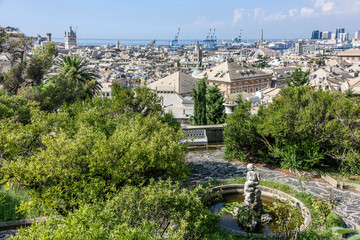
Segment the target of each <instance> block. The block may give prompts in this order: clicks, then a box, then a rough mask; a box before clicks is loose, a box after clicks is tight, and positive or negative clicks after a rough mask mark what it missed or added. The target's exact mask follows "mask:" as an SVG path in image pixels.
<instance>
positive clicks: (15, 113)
mask: <svg viewBox="0 0 360 240" xmlns="http://www.w3.org/2000/svg"><path fill="white" fill-rule="evenodd" d="M5 118H12V119H13V120H15V121H18V122H20V123H23V124H25V123H29V121H30V107H29V105H27V100H26V99H25V98H23V97H17V96H11V95H10V94H9V93H6V92H4V91H2V90H0V119H5Z"/></svg>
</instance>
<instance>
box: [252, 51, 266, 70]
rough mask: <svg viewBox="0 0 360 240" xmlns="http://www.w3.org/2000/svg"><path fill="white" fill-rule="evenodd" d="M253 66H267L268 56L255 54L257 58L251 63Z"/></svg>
mask: <svg viewBox="0 0 360 240" xmlns="http://www.w3.org/2000/svg"><path fill="white" fill-rule="evenodd" d="M253 67H256V68H260V69H262V68H266V67H269V57H268V56H263V55H261V54H259V55H257V59H256V61H255V63H254V64H253Z"/></svg>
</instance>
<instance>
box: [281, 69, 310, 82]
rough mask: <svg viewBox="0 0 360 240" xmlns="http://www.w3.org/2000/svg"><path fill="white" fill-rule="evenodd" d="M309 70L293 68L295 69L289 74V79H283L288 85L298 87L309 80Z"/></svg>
mask: <svg viewBox="0 0 360 240" xmlns="http://www.w3.org/2000/svg"><path fill="white" fill-rule="evenodd" d="M309 75H310V70H308V71H306V72H303V71H302V70H301V68H295V71H294V72H293V73H292V74H291V78H290V79H285V82H286V84H287V85H288V86H290V87H300V86H303V85H307V84H309V82H310V78H309Z"/></svg>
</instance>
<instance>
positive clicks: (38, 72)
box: [26, 43, 56, 85]
mask: <svg viewBox="0 0 360 240" xmlns="http://www.w3.org/2000/svg"><path fill="white" fill-rule="evenodd" d="M55 55H56V50H55V45H54V43H49V44H48V45H46V46H45V47H44V46H40V47H37V48H36V49H35V50H34V51H33V53H32V54H31V56H30V59H29V60H28V64H27V67H26V77H27V78H28V80H29V82H30V83H31V84H32V85H39V84H41V82H42V80H43V77H44V75H45V74H46V72H47V71H48V69H49V68H50V67H51V65H52V61H53V58H54V57H55Z"/></svg>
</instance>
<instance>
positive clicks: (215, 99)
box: [206, 85, 226, 124]
mask: <svg viewBox="0 0 360 240" xmlns="http://www.w3.org/2000/svg"><path fill="white" fill-rule="evenodd" d="M206 108H207V109H206V117H207V123H208V124H222V123H224V122H225V118H226V114H225V106H224V97H223V96H222V94H221V92H220V89H219V87H218V86H217V85H215V86H213V87H211V88H209V89H208V94H207V95H206Z"/></svg>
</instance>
